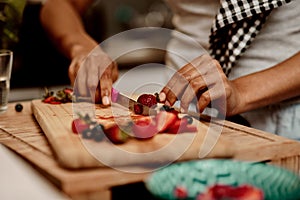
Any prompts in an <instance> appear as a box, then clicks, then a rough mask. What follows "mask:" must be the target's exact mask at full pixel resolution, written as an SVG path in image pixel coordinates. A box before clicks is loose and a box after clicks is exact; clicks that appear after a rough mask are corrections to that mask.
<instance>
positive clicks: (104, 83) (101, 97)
mask: <svg viewBox="0 0 300 200" xmlns="http://www.w3.org/2000/svg"><path fill="white" fill-rule="evenodd" d="M69 78H70V81H71V84H72V86H74V91H75V92H76V93H77V95H80V96H85V97H91V98H92V101H94V102H95V103H102V104H103V105H109V104H110V102H111V89H112V84H113V82H115V81H116V80H117V78H118V67H117V64H116V62H114V61H112V60H111V58H110V57H109V56H108V55H107V54H106V53H104V52H103V51H102V50H101V49H100V47H99V46H98V47H96V48H95V49H94V50H92V51H91V52H90V51H87V50H86V51H85V50H82V51H80V53H77V54H76V56H75V57H74V58H73V59H72V62H71V64H70V67H69Z"/></svg>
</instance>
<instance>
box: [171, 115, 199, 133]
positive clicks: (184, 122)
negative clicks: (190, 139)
mask: <svg viewBox="0 0 300 200" xmlns="http://www.w3.org/2000/svg"><path fill="white" fill-rule="evenodd" d="M189 123H190V121H189V118H187V117H183V118H177V119H176V121H175V122H174V123H173V124H172V126H170V127H169V128H167V130H166V132H168V133H173V134H177V133H183V132H197V127H196V126H194V125H191V124H189Z"/></svg>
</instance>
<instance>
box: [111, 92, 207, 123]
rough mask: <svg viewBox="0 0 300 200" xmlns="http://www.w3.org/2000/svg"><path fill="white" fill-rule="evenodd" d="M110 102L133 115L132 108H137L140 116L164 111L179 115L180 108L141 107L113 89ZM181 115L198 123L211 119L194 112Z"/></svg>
mask: <svg viewBox="0 0 300 200" xmlns="http://www.w3.org/2000/svg"><path fill="white" fill-rule="evenodd" d="M111 100H112V103H117V104H120V105H122V106H124V107H126V108H128V109H129V110H130V111H133V112H134V113H135V110H134V107H135V106H139V107H140V108H141V111H142V112H141V113H139V114H142V115H156V114H157V113H158V112H159V111H161V110H166V111H168V110H176V111H177V112H178V113H181V111H180V108H177V107H171V106H167V105H163V104H161V105H160V106H156V107H148V106H146V105H143V104H141V103H139V102H137V101H136V100H134V99H132V98H130V97H128V96H126V95H124V94H122V93H121V92H119V91H118V90H116V89H115V88H112V92H111ZM183 114H186V115H189V116H191V117H193V118H195V119H197V120H199V121H200V119H201V120H205V121H210V119H211V117H210V116H207V115H202V114H200V113H197V112H194V111H188V112H186V113H183Z"/></svg>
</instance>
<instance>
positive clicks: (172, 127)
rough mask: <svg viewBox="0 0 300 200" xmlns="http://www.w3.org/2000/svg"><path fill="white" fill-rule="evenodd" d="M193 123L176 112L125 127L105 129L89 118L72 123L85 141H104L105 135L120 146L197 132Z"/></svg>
mask: <svg viewBox="0 0 300 200" xmlns="http://www.w3.org/2000/svg"><path fill="white" fill-rule="evenodd" d="M192 122H193V118H191V117H189V116H184V117H181V118H180V117H178V114H177V113H176V112H170V111H160V112H158V114H157V115H155V116H145V117H141V118H137V119H135V120H134V121H132V122H130V123H128V124H126V125H123V126H119V125H118V124H114V125H113V126H110V127H104V126H102V125H101V124H98V123H97V122H93V121H91V120H90V118H89V116H84V117H82V116H80V117H79V118H77V119H74V120H73V121H72V131H73V133H76V134H82V137H83V138H85V139H94V140H95V141H102V139H103V138H104V137H103V136H104V135H105V136H106V137H107V138H108V139H109V140H110V141H111V142H113V143H115V144H120V143H124V142H126V141H127V140H128V139H129V138H130V137H135V138H136V139H150V138H152V137H154V136H155V135H156V134H158V133H168V134H178V133H187V132H197V127H196V126H195V125H193V124H192ZM125 130H126V131H125ZM99 134H100V135H102V137H101V136H99ZM95 137H96V138H97V139H95ZM100 138H101V139H100Z"/></svg>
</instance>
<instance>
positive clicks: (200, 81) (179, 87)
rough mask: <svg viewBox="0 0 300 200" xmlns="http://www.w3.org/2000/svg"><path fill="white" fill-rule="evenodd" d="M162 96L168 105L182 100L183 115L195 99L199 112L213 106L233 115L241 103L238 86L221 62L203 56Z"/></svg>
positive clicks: (180, 73)
mask: <svg viewBox="0 0 300 200" xmlns="http://www.w3.org/2000/svg"><path fill="white" fill-rule="evenodd" d="M159 97H160V101H161V102H163V103H165V104H166V105H169V106H172V105H173V104H174V103H175V102H176V101H177V100H180V107H181V111H182V112H186V111H187V110H188V108H189V105H190V103H191V102H192V101H193V100H194V99H196V101H197V108H198V110H199V112H200V113H201V112H203V110H204V109H205V108H206V107H207V106H209V105H211V106H212V107H213V108H216V109H217V110H218V111H219V112H220V114H223V115H231V113H234V110H235V107H236V105H238V102H239V101H240V98H239V93H238V90H237V89H236V87H235V85H234V84H233V83H232V82H231V81H229V80H228V79H227V77H226V75H225V74H224V73H223V70H222V67H221V66H220V64H219V62H218V61H216V60H214V59H213V58H211V57H210V56H209V55H202V56H200V57H198V58H196V59H194V60H193V61H192V62H191V63H188V64H187V65H185V66H183V67H182V68H181V69H179V70H178V71H177V72H176V73H175V74H174V75H173V76H172V78H171V79H170V80H169V82H168V83H167V85H166V86H165V87H164V88H163V89H162V90H161V93H160V95H159Z"/></svg>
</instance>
